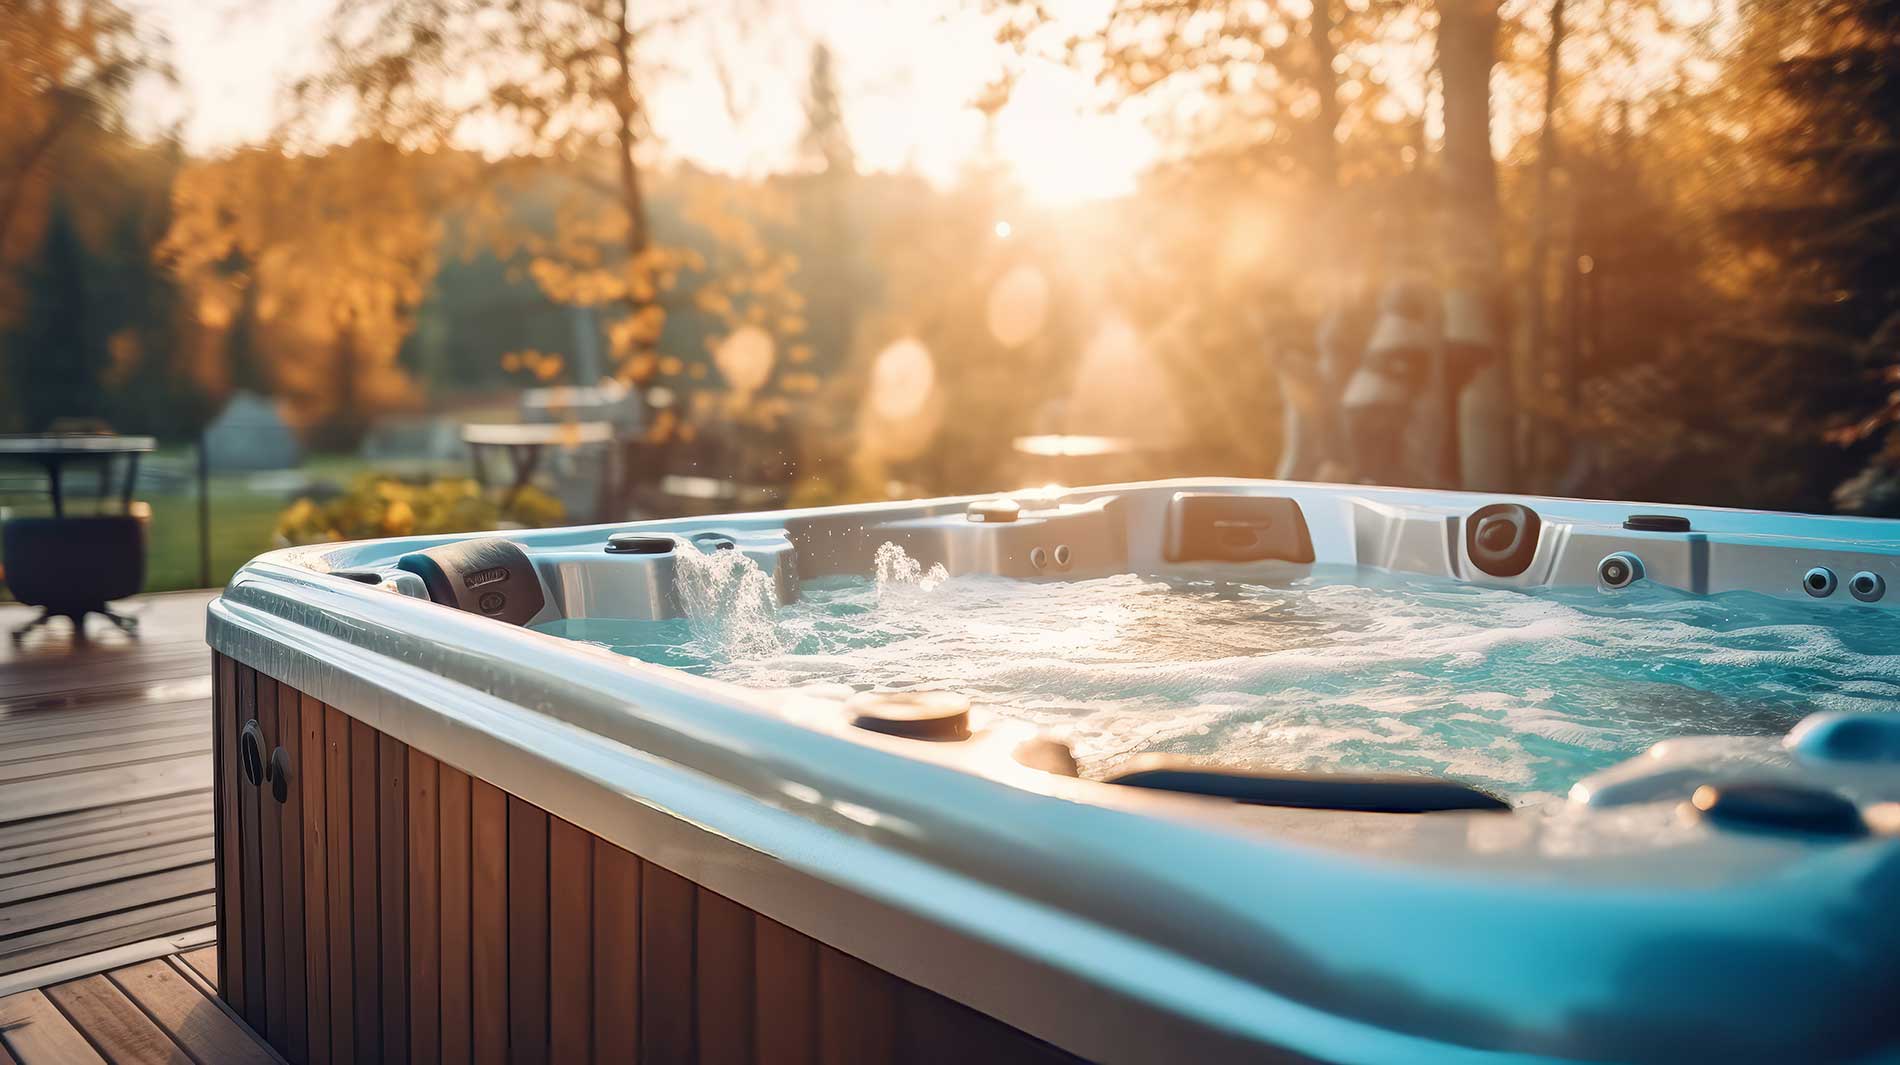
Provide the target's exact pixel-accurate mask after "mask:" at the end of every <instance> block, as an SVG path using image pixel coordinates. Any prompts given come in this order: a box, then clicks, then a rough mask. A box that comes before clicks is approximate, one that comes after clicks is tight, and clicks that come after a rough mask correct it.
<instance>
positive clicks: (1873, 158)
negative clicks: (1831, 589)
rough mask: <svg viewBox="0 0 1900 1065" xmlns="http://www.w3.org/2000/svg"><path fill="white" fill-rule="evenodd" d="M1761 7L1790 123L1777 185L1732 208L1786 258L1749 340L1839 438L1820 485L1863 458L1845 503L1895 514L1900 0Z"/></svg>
mask: <svg viewBox="0 0 1900 1065" xmlns="http://www.w3.org/2000/svg"><path fill="white" fill-rule="evenodd" d="M1756 17H1757V18H1758V19H1765V20H1769V21H1770V22H1772V23H1773V24H1774V25H1773V31H1774V32H1773V34H1772V36H1774V37H1777V38H1779V41H1780V43H1781V45H1782V47H1781V53H1780V54H1781V56H1782V58H1779V59H1778V60H1777V61H1776V62H1775V63H1774V64H1773V65H1772V68H1771V70H1772V77H1771V88H1772V98H1771V102H1774V103H1779V104H1780V105H1782V106H1783V107H1785V108H1786V109H1787V115H1788V121H1787V122H1786V124H1785V127H1784V128H1782V129H1780V130H1779V131H1777V132H1774V133H1772V134H1769V135H1766V137H1765V138H1764V141H1765V143H1766V145H1767V149H1768V153H1769V155H1770V164H1771V166H1770V170H1769V172H1768V174H1767V175H1766V182H1767V183H1768V184H1769V185H1770V186H1771V188H1774V189H1775V191H1778V192H1781V193H1782V195H1779V196H1777V197H1776V198H1775V199H1774V200H1773V201H1771V202H1768V203H1766V204H1763V205H1759V206H1751V207H1749V208H1747V209H1745V210H1741V211H1738V212H1736V213H1735V214H1734V215H1733V216H1732V223H1733V224H1734V225H1735V227H1736V228H1737V230H1738V232H1739V233H1740V235H1741V236H1742V238H1743V241H1744V243H1745V244H1746V245H1748V246H1750V247H1751V248H1753V249H1754V250H1757V251H1759V252H1766V253H1768V254H1769V255H1771V256H1772V257H1773V259H1774V261H1775V262H1776V267H1777V268H1776V269H1775V271H1774V278H1775V280H1776V289H1777V290H1776V291H1774V292H1773V293H1772V294H1771V300H1770V301H1769V302H1768V303H1767V304H1766V309H1767V312H1768V313H1767V314H1766V315H1765V316H1764V318H1763V320H1761V321H1759V322H1755V323H1751V325H1753V326H1754V328H1751V329H1749V330H1746V331H1745V333H1746V335H1745V336H1744V337H1743V338H1742V339H1743V342H1744V343H1745V344H1747V345H1748V347H1749V348H1751V349H1752V350H1753V352H1754V353H1755V354H1757V356H1758V357H1759V360H1760V372H1762V373H1767V374H1771V375H1773V376H1774V377H1775V379H1776V380H1777V381H1778V382H1779V384H1780V385H1781V389H1780V394H1781V395H1782V396H1783V397H1785V399H1784V410H1785V412H1786V413H1787V414H1788V415H1790V416H1791V419H1790V424H1791V425H1792V426H1793V428H1794V431H1795V432H1796V433H1797V434H1801V435H1804V436H1806V437H1808V438H1810V439H1811V438H1813V437H1814V436H1816V435H1819V434H1820V433H1822V432H1823V431H1825V435H1826V437H1827V438H1828V439H1829V440H1831V441H1832V442H1833V443H1835V444H1838V445H1844V447H1843V448H1841V449H1838V450H1836V451H1835V452H1834V453H1833V454H1831V455H1827V454H1822V455H1819V456H1817V460H1818V461H1819V463H1820V465H1819V467H1818V468H1816V469H1815V470H1814V472H1816V473H1820V474H1822V477H1820V478H1816V484H1815V489H1816V490H1817V491H1824V490H1825V489H1826V488H1827V487H1828V486H1831V485H1833V484H1835V483H1838V482H1839V481H1840V479H1841V478H1842V477H1843V476H1844V475H1846V474H1847V473H1849V472H1851V471H1852V470H1853V469H1854V468H1856V467H1862V468H1863V472H1862V475H1861V476H1859V477H1856V478H1855V479H1854V480H1853V481H1850V482H1849V483H1848V485H1846V486H1844V487H1845V488H1846V489H1847V490H1846V491H1845V492H1843V493H1842V495H1841V497H1840V498H1839V500H1838V501H1839V502H1840V503H1842V504H1843V505H1845V506H1848V507H1850V508H1854V509H1874V510H1878V509H1882V505H1881V504H1880V503H1879V502H1878V500H1879V499H1881V498H1883V497H1884V498H1886V499H1887V500H1888V502H1887V503H1886V504H1885V508H1886V509H1887V511H1888V512H1890V513H1900V509H1896V508H1895V507H1894V506H1893V503H1894V500H1893V493H1892V492H1891V491H1883V490H1882V488H1881V485H1882V483H1883V482H1885V481H1891V480H1896V479H1900V434H1896V432H1895V429H1894V427H1895V423H1896V420H1897V419H1900V402H1896V399H1895V398H1894V395H1893V394H1892V393H1893V382H1894V381H1895V380H1900V376H1896V375H1897V373H1900V366H1896V355H1897V354H1900V3H1894V2H1892V0H1824V2H1822V3H1819V4H1817V5H1815V6H1813V7H1811V8H1803V9H1802V10H1801V11H1800V12H1798V13H1795V12H1781V11H1773V10H1766V9H1762V10H1758V11H1757V12H1756ZM1764 111H1766V112H1768V113H1770V114H1772V113H1773V112H1772V110H1771V109H1764ZM1800 443H1801V442H1796V446H1799V444H1800ZM1816 502H1817V505H1818V504H1819V503H1820V502H1821V501H1819V500H1817V501H1816Z"/></svg>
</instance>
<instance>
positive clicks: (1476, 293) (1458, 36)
mask: <svg viewBox="0 0 1900 1065" xmlns="http://www.w3.org/2000/svg"><path fill="white" fill-rule="evenodd" d="M1438 16H1439V17H1438V67H1439V72H1440V76H1441V78H1442V79H1443V84H1444V110H1445V148H1444V153H1443V155H1442V170H1443V176H1444V188H1443V192H1444V211H1443V222H1444V226H1445V231H1444V237H1443V247H1444V251H1445V268H1446V286H1445V288H1446V312H1447V313H1446V335H1445V342H1446V349H1447V350H1446V357H1447V359H1448V360H1449V361H1450V363H1451V364H1452V366H1453V367H1454V368H1455V369H1454V372H1453V373H1452V375H1451V376H1452V379H1453V380H1454V381H1462V382H1467V383H1465V384H1464V385H1463V387H1462V388H1459V389H1458V390H1457V391H1458V396H1459V400H1458V409H1459V423H1460V424H1459V435H1460V446H1459V452H1458V453H1459V460H1460V461H1459V468H1460V473H1461V476H1460V481H1461V482H1462V487H1464V488H1467V489H1486V490H1497V489H1504V488H1510V487H1514V486H1515V482H1516V469H1515V465H1516V464H1515V461H1514V460H1515V457H1516V453H1517V447H1516V439H1515V436H1516V434H1515V427H1514V421H1515V419H1514V415H1513V408H1514V406H1515V403H1514V402H1513V399H1512V390H1511V386H1510V365H1509V360H1508V359H1507V358H1505V357H1504V355H1505V352H1504V351H1503V344H1502V341H1501V338H1502V337H1503V335H1504V330H1503V318H1504V314H1503V310H1504V308H1503V303H1504V300H1503V298H1502V294H1503V286H1502V272H1503V254H1502V250H1501V248H1500V246H1499V228H1500V221H1499V217H1498V177H1497V164H1496V163H1495V162H1494V161H1493V159H1492V157H1491V68H1492V67H1493V66H1494V65H1495V64H1496V62H1497V38H1498V11H1497V4H1496V0H1441V2H1440V3H1439V9H1438Z"/></svg>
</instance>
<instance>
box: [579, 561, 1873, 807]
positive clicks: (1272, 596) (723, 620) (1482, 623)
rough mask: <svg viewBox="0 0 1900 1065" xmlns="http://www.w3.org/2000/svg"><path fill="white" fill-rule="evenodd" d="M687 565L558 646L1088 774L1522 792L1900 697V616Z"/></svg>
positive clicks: (1523, 596) (1368, 581)
mask: <svg viewBox="0 0 1900 1065" xmlns="http://www.w3.org/2000/svg"><path fill="white" fill-rule="evenodd" d="M722 554H723V555H724V557H723V558H711V557H708V558H707V559H705V560H702V561H698V562H695V563H694V564H693V565H691V566H689V567H687V569H688V570H689V571H690V572H689V573H688V574H686V575H685V576H683V579H682V581H681V588H680V591H681V595H682V599H683V601H684V602H685V603H686V605H687V608H688V612H689V614H690V615H691V616H690V617H689V618H686V619H680V620H673V621H664V622H638V621H606V620H582V621H562V622H556V623H553V624H550V625H546V626H542V628H543V630H544V631H549V632H553V633H555V634H556V635H561V636H566V637H569V638H573V639H580V640H586V641H590V642H594V643H599V644H602V645H604V646H607V647H609V648H611V649H613V650H614V651H616V652H618V653H620V654H625V655H631V656H633V657H636V658H639V659H642V660H644V661H648V662H655V663H658V664H661V665H666V666H672V667H675V668H679V669H683V670H687V671H689V672H692V673H697V674H700V675H703V676H709V677H716V678H719V679H722V680H727V681H732V682H735V683H738V684H743V685H747V686H751V687H759V688H783V687H791V686H796V685H802V684H811V683H829V684H846V685H850V686H852V687H854V688H859V689H865V688H873V687H875V688H882V689H905V688H921V689H952V690H955V691H960V692H965V693H967V694H969V695H971V696H972V697H973V698H974V699H975V700H976V701H977V702H978V704H979V705H984V706H987V707H989V708H990V709H991V710H992V711H994V712H996V713H999V714H1001V715H1004V716H1007V717H1011V718H1018V719H1021V720H1025V721H1030V722H1033V723H1035V724H1037V725H1039V726H1044V727H1047V728H1049V729H1052V730H1055V731H1057V733H1058V734H1059V735H1062V736H1064V737H1066V738H1067V739H1068V740H1069V742H1070V743H1071V745H1072V746H1073V747H1074V749H1075V751H1076V754H1077V755H1078V757H1079V758H1080V760H1081V761H1082V763H1083V772H1084V774H1085V775H1098V774H1100V773H1102V772H1103V771H1105V770H1108V769H1111V768H1112V767H1113V766H1114V765H1115V764H1116V763H1118V762H1120V761H1122V760H1124V759H1126V758H1127V757H1129V756H1130V755H1132V754H1136V753H1139V752H1146V751H1162V752H1173V753H1179V754H1191V755H1200V756H1207V757H1210V758H1214V759H1218V760H1220V761H1222V762H1226V763H1229V764H1235V765H1245V766H1254V767H1271V768H1280V769H1308V770H1310V769H1348V770H1362V771H1381V772H1390V771H1397V772H1424V773H1433V774H1439V775H1444V776H1448V777H1452V778H1455V779H1459V780H1463V781H1467V782H1470V783H1473V784H1477V785H1479V786H1481V787H1486V788H1489V789H1492V790H1494V791H1496V792H1498V793H1499V794H1502V795H1505V796H1508V797H1510V798H1512V799H1514V800H1516V801H1533V800H1536V799H1540V798H1544V797H1547V796H1551V795H1562V794H1564V793H1565V792H1567V791H1568V790H1569V787H1570V785H1571V784H1572V783H1574V782H1575V781H1576V780H1577V779H1578V778H1580V777H1582V776H1584V775H1585V774H1588V773H1590V772H1592V771H1594V770H1597V769H1601V768H1604V767H1606V766H1609V765H1613V764H1615V763H1617V762H1619V761H1622V760H1623V759H1625V758H1628V757H1630V756H1632V755H1635V754H1638V753H1640V752H1641V751H1642V750H1643V749H1644V748H1646V747H1648V746H1649V745H1650V744H1652V743H1654V742H1656V741H1658V740H1662V739H1666V738H1669V737H1671V736H1681V735H1692V734H1710V733H1720V734H1725V735H1779V734H1781V733H1783V732H1786V731H1787V730H1788V728H1789V727H1791V726H1792V725H1793V724H1794V723H1795V722H1797V721H1799V720H1800V719H1801V718H1802V717H1803V716H1805V715H1807V714H1809V713H1811V712H1814V711H1817V710H1892V709H1894V708H1896V707H1900V626H1896V623H1895V620H1894V618H1893V616H1892V615H1891V614H1890V613H1885V612H1880V611H1875V610H1872V609H1867V608H1847V609H1841V608H1833V607H1821V606H1818V605H1812V604H1807V603H1796V602H1786V601H1780V600H1774V599H1769V598H1767V597H1764V596H1756V595H1752V594H1732V595H1724V596H1717V597H1695V596H1689V595H1683V594H1679V593H1675V592H1671V591H1669V590H1666V589H1660V588H1654V587H1649V588H1644V587H1641V586H1639V587H1638V588H1636V589H1632V590H1630V591H1628V592H1624V593H1619V594H1605V593H1601V592H1597V591H1595V590H1593V589H1592V590H1566V591H1558V592H1549V591H1539V592H1535V593H1526V592H1518V591H1506V590H1498V589H1487V588H1479V587H1475V586H1471V585H1462V584H1456V583H1452V582H1447V581H1438V580H1431V579H1428V578H1422V577H1408V576H1404V575H1380V574H1369V573H1365V572H1361V571H1357V570H1350V569H1342V570H1339V571H1336V572H1327V571H1326V570H1325V569H1323V568H1322V569H1320V570H1318V571H1314V572H1311V573H1309V574H1301V575H1298V576H1295V575H1293V574H1291V573H1289V574H1288V578H1287V579H1286V580H1284V581H1280V582H1275V581H1272V580H1263V581H1258V582H1250V583H1237V582H1233V581H1227V580H1219V579H1214V578H1212V577H1207V578H1203V579H1180V580H1160V579H1155V578H1148V577H1134V576H1116V577H1107V578H1102V579H1099V580H1086V581H1073V582H1046V583H1032V582H1024V581H1014V580H1006V579H1001V578H991V577H957V578H952V579H948V580H945V579H942V576H941V574H940V573H938V574H934V575H932V574H923V573H920V572H918V569H917V567H916V566H915V565H914V564H910V563H909V560H907V559H903V558H902V557H901V553H899V555H898V556H897V557H896V558H895V559H893V558H891V557H889V556H887V557H886V558H885V559H884V561H885V562H886V563H887V564H886V565H885V566H884V567H883V569H884V573H883V577H882V579H881V580H877V579H868V578H864V579H836V580H827V581H823V582H817V583H808V584H807V585H806V586H805V587H804V589H803V590H802V596H801V598H800V599H799V601H798V602H796V603H794V604H792V605H790V606H787V607H777V606H776V605H775V604H774V603H772V602H771V599H770V585H769V583H767V582H764V581H763V580H751V579H750V574H748V573H747V572H745V571H746V570H748V569H749V568H750V565H749V563H746V562H745V561H744V559H743V558H742V557H737V556H735V555H734V554H733V553H731V552H725V553H722Z"/></svg>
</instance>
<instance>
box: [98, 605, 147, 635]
mask: <svg viewBox="0 0 1900 1065" xmlns="http://www.w3.org/2000/svg"><path fill="white" fill-rule="evenodd" d="M97 613H98V614H99V615H100V616H101V617H103V618H105V619H106V620H107V621H110V622H112V623H113V624H114V625H117V626H118V627H119V631H120V632H123V633H125V634H126V635H127V636H137V635H138V634H139V619H137V618H134V617H127V616H126V615H124V614H121V613H119V612H118V611H115V610H113V609H112V608H111V607H103V606H102V607H100V608H99V609H98V611H97Z"/></svg>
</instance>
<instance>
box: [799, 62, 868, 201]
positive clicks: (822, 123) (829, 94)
mask: <svg viewBox="0 0 1900 1065" xmlns="http://www.w3.org/2000/svg"><path fill="white" fill-rule="evenodd" d="M833 62H834V61H833V59H832V56H831V48H830V47H829V46H827V45H826V44H825V43H824V42H823V41H820V42H818V43H817V44H814V45H812V48H811V72H810V77H809V84H808V85H807V87H806V90H805V135H804V137H803V138H802V139H801V142H800V146H801V147H802V148H803V149H804V154H805V160H804V161H805V164H806V165H807V166H811V167H814V168H816V169H817V170H818V171H819V172H820V173H823V174H830V175H835V176H840V177H842V176H845V175H849V174H852V173H855V172H856V171H857V168H858V162H857V156H856V154H855V153H853V152H852V150H851V134H850V132H849V131H848V130H846V129H845V127H844V104H843V103H842V102H841V101H840V100H839V98H838V83H837V73H836V71H835V69H834V67H833Z"/></svg>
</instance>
